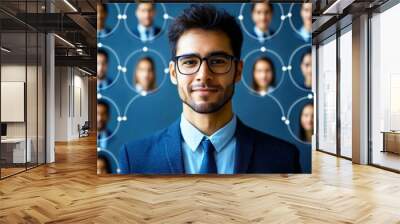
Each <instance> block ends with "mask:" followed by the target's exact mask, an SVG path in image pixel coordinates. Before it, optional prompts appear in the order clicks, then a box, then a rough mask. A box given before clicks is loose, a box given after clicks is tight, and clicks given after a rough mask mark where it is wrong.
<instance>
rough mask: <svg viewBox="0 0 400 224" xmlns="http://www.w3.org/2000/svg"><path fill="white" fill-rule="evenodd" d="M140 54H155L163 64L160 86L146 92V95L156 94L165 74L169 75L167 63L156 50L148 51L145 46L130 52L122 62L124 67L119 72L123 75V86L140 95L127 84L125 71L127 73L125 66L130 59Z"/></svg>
mask: <svg viewBox="0 0 400 224" xmlns="http://www.w3.org/2000/svg"><path fill="white" fill-rule="evenodd" d="M140 52H150V53H153V54H156V55H157V56H158V57H159V58H160V59H161V61H162V63H163V66H164V74H163V76H162V81H161V83H160V85H159V86H158V87H157V88H155V89H154V90H152V91H150V92H148V93H147V94H146V95H149V94H153V93H156V92H157V91H158V90H159V89H160V88H161V87H162V86H163V85H164V83H165V80H166V77H167V74H168V73H169V68H168V65H167V61H166V60H165V58H164V56H163V55H162V54H161V53H160V52H158V51H156V50H153V49H149V48H148V47H146V46H144V47H142V48H141V49H138V50H135V51H133V52H132V53H131V54H129V55H128V57H127V58H126V60H125V62H124V67H122V68H121V71H122V72H123V73H124V81H125V84H126V85H127V86H128V88H129V89H131V90H132V91H133V92H135V93H137V94H141V93H140V92H137V90H136V89H135V88H134V87H133V85H131V84H130V83H129V81H128V78H127V71H128V69H127V66H128V65H129V61H130V60H131V59H132V57H133V56H135V55H136V54H138V53H140Z"/></svg>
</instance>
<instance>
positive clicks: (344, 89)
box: [339, 26, 353, 158]
mask: <svg viewBox="0 0 400 224" xmlns="http://www.w3.org/2000/svg"><path fill="white" fill-rule="evenodd" d="M339 41H340V51H339V52H340V100H339V101H340V107H339V108H340V155H341V156H344V157H348V158H351V157H352V155H351V154H352V149H351V142H352V138H351V136H352V125H351V124H352V96H353V95H352V77H353V76H352V74H353V71H352V32H351V26H348V27H347V28H345V29H344V30H343V31H342V34H341V36H340V38H339Z"/></svg>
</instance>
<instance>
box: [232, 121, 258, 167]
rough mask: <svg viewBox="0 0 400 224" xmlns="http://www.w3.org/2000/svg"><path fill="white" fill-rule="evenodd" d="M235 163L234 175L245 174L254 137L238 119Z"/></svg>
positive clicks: (251, 152)
mask: <svg viewBox="0 0 400 224" xmlns="http://www.w3.org/2000/svg"><path fill="white" fill-rule="evenodd" d="M235 137H236V163H235V173H247V171H248V168H249V164H250V162H251V161H250V160H251V156H252V154H253V149H254V136H253V135H251V131H250V130H249V129H248V128H247V127H246V126H245V125H244V124H243V123H242V122H241V121H240V120H239V119H238V122H237V127H236V132H235Z"/></svg>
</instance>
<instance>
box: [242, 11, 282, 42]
mask: <svg viewBox="0 0 400 224" xmlns="http://www.w3.org/2000/svg"><path fill="white" fill-rule="evenodd" d="M246 4H247V3H242V5H241V6H240V12H239V13H240V15H242V16H243V10H244V7H245V5H246ZM276 5H278V6H279V9H280V10H281V16H282V15H283V14H284V10H283V7H282V5H281V3H278V4H276ZM240 15H239V16H240ZM243 20H244V18H243V19H241V20H239V21H240V26H241V28H242V30H243V31H244V32H245V33H246V34H247V36H249V37H251V38H253V39H255V40H258V41H260V40H259V39H258V37H256V36H254V35H253V34H251V33H250V32H249V31H248V30H247V28H246V26H245V25H244V24H243ZM280 21H281V23H280V24H279V27H278V30H277V31H276V32H275V33H274V34H272V35H270V36H267V37H266V38H262V41H261V42H262V43H264V42H265V41H266V40H270V39H272V38H273V37H275V36H276V35H277V34H278V33H279V32H280V31H281V29H282V27H283V21H284V20H280Z"/></svg>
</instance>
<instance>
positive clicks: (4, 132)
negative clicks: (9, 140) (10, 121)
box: [1, 123, 7, 136]
mask: <svg viewBox="0 0 400 224" xmlns="http://www.w3.org/2000/svg"><path fill="white" fill-rule="evenodd" d="M1 136H7V124H4V123H2V124H1Z"/></svg>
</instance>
